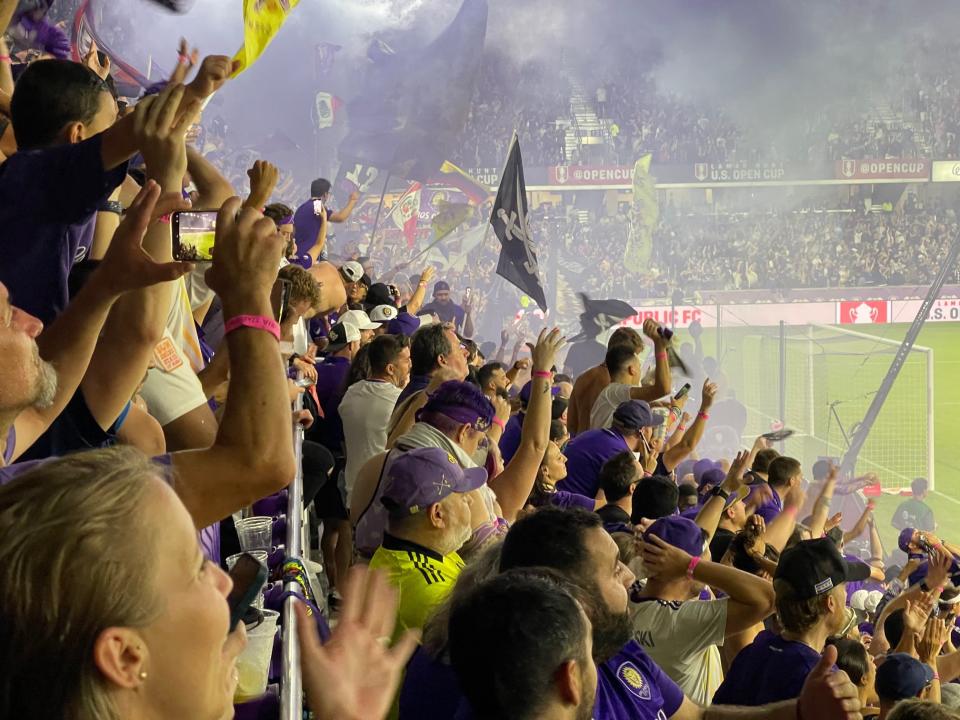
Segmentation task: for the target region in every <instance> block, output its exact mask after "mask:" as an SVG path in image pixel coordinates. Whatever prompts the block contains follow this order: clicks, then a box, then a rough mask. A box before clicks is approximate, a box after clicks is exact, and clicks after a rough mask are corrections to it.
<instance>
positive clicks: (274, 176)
mask: <svg viewBox="0 0 960 720" xmlns="http://www.w3.org/2000/svg"><path fill="white" fill-rule="evenodd" d="M247 177H248V178H250V195H249V196H248V197H247V200H246V202H244V203H243V206H244V207H248V208H252V209H254V210H260V209H261V208H263V206H264V205H266V204H267V203H268V202H269V200H270V196H271V195H272V194H273V189H274V188H275V187H276V186H277V180H278V179H279V177H280V170H279V169H278V168H277V166H276V165H274V164H272V163H269V162H267V161H266V160H257V161H256V162H255V163H254V164H253V167H251V168H250V169H249V170H247Z"/></svg>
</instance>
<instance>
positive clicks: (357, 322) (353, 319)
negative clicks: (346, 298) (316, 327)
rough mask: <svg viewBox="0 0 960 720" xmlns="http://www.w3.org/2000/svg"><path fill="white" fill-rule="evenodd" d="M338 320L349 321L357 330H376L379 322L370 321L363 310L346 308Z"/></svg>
mask: <svg viewBox="0 0 960 720" xmlns="http://www.w3.org/2000/svg"><path fill="white" fill-rule="evenodd" d="M338 322H345V323H350V324H351V325H354V326H355V327H356V328H357V329H358V330H376V329H377V328H379V327H380V324H379V323H375V322H371V320H370V316H369V315H367V314H366V313H365V312H364V311H363V310H347V312H345V313H344V314H343V315H341V316H340V319H339V321H338Z"/></svg>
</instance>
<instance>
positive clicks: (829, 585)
mask: <svg viewBox="0 0 960 720" xmlns="http://www.w3.org/2000/svg"><path fill="white" fill-rule="evenodd" d="M868 577H870V566H869V565H865V564H864V563H861V562H847V561H846V560H844V559H843V556H842V555H841V554H840V551H839V550H838V549H837V546H836V544H835V543H834V542H833V541H832V540H830V539H829V538H817V539H816V540H803V541H801V542H799V543H797V544H796V545H794V546H793V547H791V548H789V549H787V550H784V551H783V553H782V554H781V555H780V562H779V563H777V571H776V573H775V574H774V576H773V579H774V580H784V581H786V582H787V583H788V584H789V585H790V587H791V588H793V592H794V593H795V594H796V595H797V597H798V598H799V599H801V600H807V599H809V598H812V597H817V596H818V595H823V594H824V593H828V592H830V591H831V590H833V589H834V588H835V587H837V586H839V585H842V584H843V583H845V582H849V581H852V580H866V579H867V578H868Z"/></svg>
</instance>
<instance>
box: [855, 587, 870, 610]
mask: <svg viewBox="0 0 960 720" xmlns="http://www.w3.org/2000/svg"><path fill="white" fill-rule="evenodd" d="M869 594H870V593H869V592H868V591H867V590H863V589H860V590H857V591H856V592H855V593H853V595H851V596H850V607H852V608H853V609H854V610H866V609H867V608H866V607H865V606H864V603H865V602H866V599H867V595H869Z"/></svg>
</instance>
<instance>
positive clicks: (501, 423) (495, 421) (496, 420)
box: [490, 415, 507, 430]
mask: <svg viewBox="0 0 960 720" xmlns="http://www.w3.org/2000/svg"><path fill="white" fill-rule="evenodd" d="M490 422H492V423H493V424H494V425H496V426H497V427H498V428H500V429H501V430H506V428H507V424H506V423H505V422H504V421H503V420H501V419H500V418H498V417H497V416H496V415H494V416H493V420H491V421H490Z"/></svg>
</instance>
